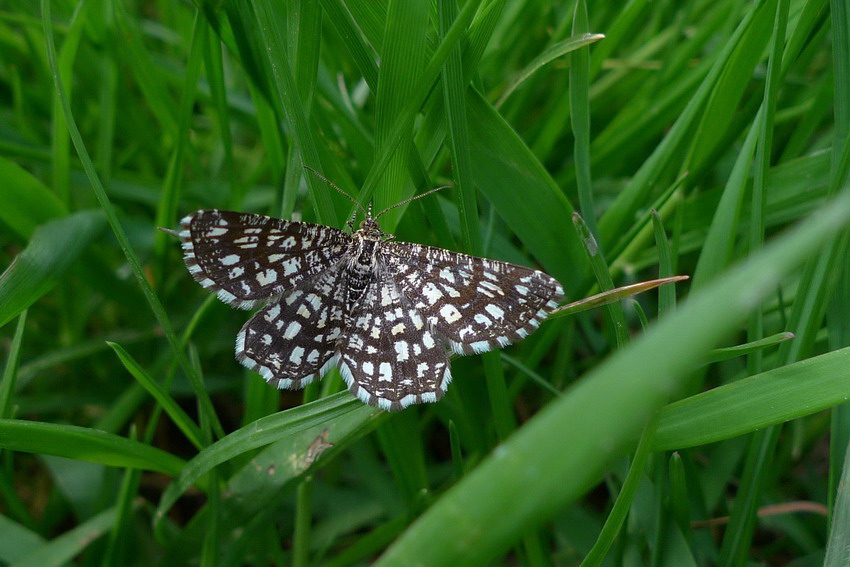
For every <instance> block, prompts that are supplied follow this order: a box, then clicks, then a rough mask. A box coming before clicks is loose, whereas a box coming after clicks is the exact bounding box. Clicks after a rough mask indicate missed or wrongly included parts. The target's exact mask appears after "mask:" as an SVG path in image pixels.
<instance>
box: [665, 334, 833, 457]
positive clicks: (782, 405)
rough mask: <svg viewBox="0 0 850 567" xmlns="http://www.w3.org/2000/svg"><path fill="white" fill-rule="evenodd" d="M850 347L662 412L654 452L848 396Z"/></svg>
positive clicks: (794, 414) (782, 419) (821, 406)
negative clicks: (847, 370)
mask: <svg viewBox="0 0 850 567" xmlns="http://www.w3.org/2000/svg"><path fill="white" fill-rule="evenodd" d="M848 364H850V348H844V349H841V350H837V351H834V352H830V353H827V354H823V355H821V356H816V357H814V358H809V359H806V360H803V361H801V362H797V363H794V364H790V365H788V366H782V367H780V368H776V369H774V370H768V371H767V372H763V373H761V374H757V375H755V376H750V377H748V378H744V379H742V380H739V381H738V382H734V383H732V384H727V385H725V386H721V387H719V388H714V389H712V390H709V391H707V392H703V393H701V394H697V395H695V396H691V397H689V398H686V399H684V400H680V401H678V402H675V403H673V404H670V405H669V406H667V407H665V408H664V409H663V410H661V421H660V422H659V424H658V433H657V434H656V436H655V449H656V450H664V451H667V450H675V449H684V448H685V447H693V446H696V445H706V444H708V443H713V442H715V441H720V440H722V439H729V438H730V437H735V436H737V435H743V434H745V433H751V432H753V431H756V430H758V429H763V428H765V427H768V426H770V425H776V424H780V423H784V422H786V421H790V420H792V419H796V418H798V417H802V416H804V415H811V414H813V413H815V412H818V411H823V410H825V409H827V408H830V407H833V406H835V405H838V404H840V403H842V402H844V401H845V400H846V399H847V397H848V396H850V389H849V388H848V387H847V372H846V369H847V365H848Z"/></svg>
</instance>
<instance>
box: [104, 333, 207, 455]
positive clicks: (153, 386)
mask: <svg viewBox="0 0 850 567" xmlns="http://www.w3.org/2000/svg"><path fill="white" fill-rule="evenodd" d="M108 344H109V346H110V347H111V348H112V350H114V351H115V354H116V355H118V358H119V359H120V360H121V364H123V365H124V368H126V369H127V372H129V373H130V374H132V376H133V378H135V379H136V381H138V383H139V384H141V385H142V387H143V388H144V389H145V390H147V391H148V393H149V394H150V395H151V396H153V398H154V399H155V400H156V401H157V403H158V404H159V405H160V406H162V409H163V410H165V413H167V414H168V416H169V417H170V418H171V420H172V421H173V422H174V424H175V425H177V427H178V428H179V429H180V431H182V432H183V435H185V436H186V438H187V439H188V440H189V441H191V443H192V444H193V445H194V446H195V447H197V448H198V449H203V448H204V446H205V445H206V443H204V441H203V436H202V434H201V430H200V429H199V428H198V425H197V424H196V423H195V422H194V421H192V418H190V417H189V416H188V415H187V414H186V412H185V411H183V408H181V407H180V406H179V405H178V404H177V402H176V401H174V398H172V397H171V395H169V393H168V392H166V391H165V390H163V389H162V387H161V386H160V385H159V384H157V383H156V382H155V381H154V380H153V378H151V377H150V376H149V375H148V373H147V372H145V371H144V369H143V368H142V367H141V366H139V363H137V362H136V361H135V360H134V359H133V357H132V356H130V354H129V353H128V352H127V351H126V350H124V348H123V347H122V346H121V345H119V344H116V343H108Z"/></svg>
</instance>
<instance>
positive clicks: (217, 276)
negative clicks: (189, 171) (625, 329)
mask: <svg viewBox="0 0 850 567" xmlns="http://www.w3.org/2000/svg"><path fill="white" fill-rule="evenodd" d="M379 216H380V214H379V215H377V217H379ZM377 217H374V218H373V217H372V215H371V210H370V211H368V212H366V219H365V220H364V221H363V222H362V223H361V224H360V228H359V230H357V231H356V232H353V233H352V234H349V233H347V232H343V231H342V230H338V229H335V228H331V227H327V226H322V225H317V224H310V223H305V222H294V221H285V220H281V219H276V218H271V217H267V216H261V215H254V214H247V213H238V212H233V211H220V210H215V209H212V210H202V211H198V212H196V213H194V214H191V215H189V216H187V217H185V218H184V219H183V220H182V221H181V230H180V232H179V235H180V238H181V240H182V241H183V250H184V259H185V262H186V266H187V267H188V269H189V272H191V274H192V276H193V277H194V278H195V279H196V280H197V281H198V283H200V284H201V285H202V286H203V287H205V288H207V289H209V290H212V291H215V292H216V293H217V294H218V297H219V298H220V299H221V300H222V301H224V302H225V303H228V304H230V305H233V306H235V307H238V308H241V309H251V308H253V307H258V306H263V307H262V309H260V310H259V311H258V312H257V313H256V314H255V315H254V316H253V317H252V318H251V319H250V320H249V321H248V322H247V323H246V324H245V326H243V327H242V330H241V331H239V334H238V336H237V337H236V358H237V359H238V360H239V361H240V362H241V363H242V364H243V365H245V366H246V367H248V368H250V369H251V370H254V371H256V372H258V373H259V374H261V375H262V376H263V377H264V378H265V379H266V380H267V381H268V382H269V383H271V384H274V385H276V386H277V387H278V388H301V387H303V386H305V385H307V384H309V383H310V382H311V381H313V380H314V379H316V378H321V376H322V375H324V373H325V372H326V371H327V370H328V368H329V367H330V366H331V365H332V364H336V365H337V367H338V368H339V370H340V373H341V374H342V377H343V378H344V379H345V382H346V384H347V385H348V388H349V389H350V390H351V393H353V394H354V395H355V396H357V397H358V398H360V399H361V400H362V401H363V402H365V403H367V404H370V405H373V406H378V407H380V408H382V409H385V410H399V409H402V408H405V407H407V406H409V405H411V404H415V403H420V402H435V401H437V400H438V399H440V397H442V395H443V394H444V393H445V391H446V388H447V387H448V385H449V382H450V381H451V372H450V370H449V354H450V352H455V353H457V354H473V353H480V352H485V351H488V350H490V349H492V348H495V347H503V346H505V345H508V344H511V343H513V342H516V341H518V340H520V339H522V338H524V337H525V336H527V335H528V334H529V333H530V332H531V331H533V330H534V329H535V328H537V326H538V325H539V324H540V322H541V321H542V320H543V319H544V318H545V317H546V316H547V315H548V314H549V313H550V312H552V310H553V309H555V308H556V307H557V305H558V302H559V301H560V300H561V299H562V298H563V295H564V291H563V288H562V287H561V285H560V284H559V283H558V282H557V281H556V280H555V279H554V278H552V277H551V276H549V275H547V274H545V273H543V272H540V271H537V270H532V269H529V268H525V267H522V266H517V265H514V264H509V263H507V262H499V261H496V260H488V259H484V258H476V257H473V256H468V255H466V254H459V253H457V252H451V251H449V250H445V249H442V248H433V247H430V246H423V245H420V244H411V243H408V242H396V241H394V240H393V238H394V237H393V236H391V235H389V234H387V233H385V232H383V231H381V229H380V227H379V226H378V223H377Z"/></svg>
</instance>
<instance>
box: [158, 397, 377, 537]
mask: <svg viewBox="0 0 850 567" xmlns="http://www.w3.org/2000/svg"><path fill="white" fill-rule="evenodd" d="M375 411H376V410H375V409H374V408H370V407H367V406H364V405H362V404H360V403H359V402H357V401H356V400H354V399H352V398H351V396H350V395H349V394H348V393H347V392H341V393H339V394H337V395H335V396H330V397H328V398H324V399H322V400H318V401H316V402H313V403H310V404H306V405H303V406H299V407H297V408H293V409H291V410H288V411H284V412H280V413H276V414H273V415H270V416H267V417H263V418H260V419H258V420H257V421H255V422H254V423H250V424H248V425H246V426H245V427H243V428H241V429H239V430H237V431H234V432H233V433H231V434H230V435H228V436H227V437H224V438H223V439H220V440H219V441H217V442H216V443H213V444H212V445H210V446H209V447H207V448H206V449H204V450H203V451H202V452H201V453H200V454H199V455H198V456H197V457H195V458H194V459H192V460H191V461H190V462H189V464H188V465H187V466H186V467H185V468H184V469H183V470H182V471H181V472H180V475H179V476H178V477H177V478H176V479H175V480H174V482H173V483H172V484H171V485H170V486H169V487H168V489H167V490H166V491H165V494H163V496H162V500H161V501H160V503H159V508H158V509H157V513H156V521H157V522H160V521H161V520H162V518H163V516H164V514H165V513H166V512H167V511H168V510H169V508H171V506H173V505H174V502H175V501H176V500H177V498H178V497H179V496H180V495H181V494H183V492H185V491H186V490H188V489H189V487H191V486H192V485H193V484H195V483H196V482H197V480H198V479H199V478H200V477H201V476H203V475H204V474H206V473H207V472H209V471H210V470H212V469H213V468H214V467H215V466H217V465H219V464H221V463H224V462H226V461H228V460H230V459H233V458H235V457H238V456H239V455H242V454H244V453H246V452H248V451H251V450H253V449H257V448H259V447H263V446H264V445H269V444H271V443H274V442H275V441H278V440H280V439H281V438H282V437H284V436H285V437H286V443H287V445H291V444H293V443H296V444H297V447H298V450H297V451H294V452H292V453H290V454H289V455H290V457H289V460H288V461H287V463H288V470H289V474H290V476H285V477H284V479H285V480H286V481H288V480H290V479H291V478H292V477H294V476H296V475H299V474H301V473H303V472H304V471H305V470H306V469H307V468H309V466H310V465H311V464H312V460H310V453H309V450H308V449H309V446H310V444H311V442H312V441H314V440H315V439H316V437H318V436H319V435H320V434H321V433H322V431H323V430H324V429H325V428H328V429H329V430H331V429H333V427H334V423H335V422H336V421H337V420H340V421H342V420H341V418H343V417H344V416H346V414H349V413H352V412H353V413H352V416H354V418H355V419H354V421H355V422H356V424H355V425H351V424H348V425H349V428H350V429H353V428H355V427H362V426H363V425H364V424H365V423H366V422H367V421H368V420H369V419H370V418H371V416H372V415H373V414H374V413H375ZM350 429H349V431H350ZM349 431H344V432H343V434H348V432H349ZM305 437H307V438H309V439H308V440H307V442H305V439H304V438H305ZM330 439H331V440H330V441H329V442H331V443H334V442H337V441H338V440H337V439H336V438H335V437H333V436H331V437H330ZM293 449H294V448H293ZM275 454H277V452H275ZM276 470H277V466H275V471H276ZM251 471H255V472H258V473H259V472H262V471H268V469H267V468H265V467H263V466H262V460H259V461H255V463H254V465H253V466H252V468H251ZM251 471H246V472H245V473H244V474H243V475H242V477H243V478H244V477H245V475H251ZM282 474H284V473H282ZM237 478H238V477H237ZM237 478H234V479H232V480H231V482H232V484H233V486H232V490H233V491H234V492H237V493H238V492H241V491H243V490H244V489H243V488H241V486H242V484H240V482H245V481H239V480H237ZM253 478H255V479H256V476H255V475H254V476H253ZM279 479H280V475H274V476H273V478H272V479H271V481H272V482H279ZM256 482H257V481H256V480H253V481H248V482H247V484H248V485H249V486H250V487H251V488H253V489H256V486H255V484H256ZM234 501H236V502H237V504H236V505H240V504H241V502H239V501H238V498H234ZM257 504H262V503H261V502H258V503H257Z"/></svg>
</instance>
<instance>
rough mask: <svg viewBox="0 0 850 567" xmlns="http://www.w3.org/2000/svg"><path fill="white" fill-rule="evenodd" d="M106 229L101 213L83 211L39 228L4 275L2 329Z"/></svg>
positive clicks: (0, 295) (0, 277) (0, 305)
mask: <svg viewBox="0 0 850 567" xmlns="http://www.w3.org/2000/svg"><path fill="white" fill-rule="evenodd" d="M105 227H106V223H105V221H104V216H103V214H102V213H101V212H99V211H81V212H79V213H74V214H72V215H69V216H67V217H64V218H60V219H56V220H52V221H49V222H48V223H47V224H44V225H42V226H40V227H38V228H37V229H36V230H35V232H34V233H33V236H32V239H31V240H30V242H29V244H28V245H27V247H26V248H25V249H24V251H23V252H21V253H20V254H19V255H18V256H17V258H15V260H14V261H13V262H12V264H11V265H10V266H9V267H8V268H6V271H5V272H3V275H0V326H2V325H5V324H6V323H8V322H9V321H10V320H12V319H13V318H14V317H17V316H18V315H19V314H20V313H21V311H23V310H24V309H26V308H27V307H29V306H30V305H32V304H33V303H35V302H36V301H38V299H39V298H40V297H41V296H43V295H44V294H45V293H47V292H48V291H50V290H51V289H53V286H55V285H56V283H57V282H58V281H59V279H60V278H61V277H62V276H63V275H64V273H65V272H66V271H67V270H68V268H69V267H70V266H71V264H73V263H74V261H76V260H77V258H78V257H79V256H80V254H82V252H83V251H84V250H85V249H86V248H87V247H88V245H89V244H90V243H91V242H92V241H93V240H95V239H96V238H98V237H99V236H100V234H101V233H102V232H103V230H104V228H105Z"/></svg>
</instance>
